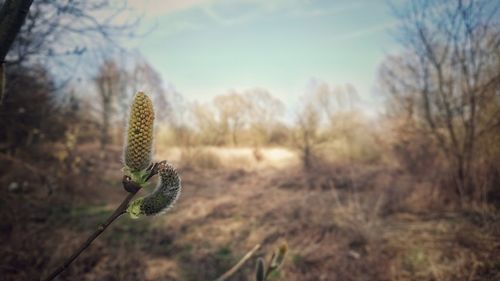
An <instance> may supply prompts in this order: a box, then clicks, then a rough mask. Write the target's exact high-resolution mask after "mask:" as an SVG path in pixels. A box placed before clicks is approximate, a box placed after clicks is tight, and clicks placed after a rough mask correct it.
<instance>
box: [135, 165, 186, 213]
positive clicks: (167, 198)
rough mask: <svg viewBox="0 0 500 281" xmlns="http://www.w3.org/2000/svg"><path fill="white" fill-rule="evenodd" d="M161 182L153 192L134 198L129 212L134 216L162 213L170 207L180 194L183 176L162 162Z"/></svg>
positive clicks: (160, 166) (160, 168) (159, 168)
mask: <svg viewBox="0 0 500 281" xmlns="http://www.w3.org/2000/svg"><path fill="white" fill-rule="evenodd" d="M158 172H159V174H160V183H159V184H158V186H157V187H156V189H155V191H153V193H151V194H149V195H148V196H146V197H143V198H139V199H136V200H134V201H133V202H132V203H130V204H129V206H128V208H127V212H128V213H129V214H130V216H131V217H133V218H138V217H139V216H141V215H146V216H152V215H160V214H162V213H164V212H166V211H167V210H168V209H170V208H171V207H172V206H173V205H174V203H175V201H177V198H178V197H179V195H180V192H181V189H182V185H181V178H180V177H179V175H178V174H177V171H176V170H175V168H174V167H172V166H171V165H169V164H167V163H165V162H161V163H160V164H159V166H158Z"/></svg>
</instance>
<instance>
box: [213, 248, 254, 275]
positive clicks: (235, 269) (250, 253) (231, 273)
mask: <svg viewBox="0 0 500 281" xmlns="http://www.w3.org/2000/svg"><path fill="white" fill-rule="evenodd" d="M259 248H260V244H257V245H255V247H253V249H252V250H250V252H248V253H247V254H246V255H245V256H244V257H243V258H241V260H240V261H239V262H238V263H237V264H236V265H234V266H233V267H232V268H231V269H230V270H228V271H227V272H226V273H224V274H222V276H221V277H219V278H217V279H216V280H215V281H224V280H227V279H228V278H229V277H231V276H232V275H233V274H235V273H236V272H237V271H238V270H239V269H240V267H242V266H243V264H245V262H246V261H247V260H248V259H250V258H251V257H252V255H253V254H254V253H255V252H256V251H257V250H258V249H259Z"/></svg>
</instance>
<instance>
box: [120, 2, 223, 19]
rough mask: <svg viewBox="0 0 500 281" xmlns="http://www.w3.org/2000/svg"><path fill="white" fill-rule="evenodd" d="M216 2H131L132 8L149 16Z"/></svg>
mask: <svg viewBox="0 0 500 281" xmlns="http://www.w3.org/2000/svg"><path fill="white" fill-rule="evenodd" d="M209 2H214V0H129V2H128V3H129V5H130V7H131V8H133V9H135V10H137V11H140V12H142V13H144V14H145V15H147V16H152V17H155V16H163V15H168V14H171V13H175V12H179V11H183V10H187V9H190V8H195V7H200V6H203V5H206V4H207V3H209Z"/></svg>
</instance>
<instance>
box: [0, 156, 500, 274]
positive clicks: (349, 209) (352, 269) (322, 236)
mask: <svg viewBox="0 0 500 281" xmlns="http://www.w3.org/2000/svg"><path fill="white" fill-rule="evenodd" d="M81 149H82V150H83V151H82V155H81V156H82V157H84V158H85V157H86V158H85V159H82V161H90V162H92V163H99V164H95V166H94V167H93V172H92V173H93V174H95V173H99V174H100V175H102V176H101V177H96V176H93V177H90V178H88V179H86V180H85V181H76V182H75V181H68V180H64V179H63V178H61V179H58V186H57V187H56V188H55V189H54V193H53V194H52V195H51V196H47V192H46V190H44V189H37V186H38V185H37V183H36V181H37V178H36V177H34V178H30V177H26V176H25V175H24V173H23V172H22V171H23V170H22V169H16V167H11V168H9V170H8V172H2V174H0V176H1V177H0V184H1V189H0V191H1V194H0V198H2V199H1V202H2V204H1V205H0V208H1V215H2V217H1V221H2V224H1V228H0V231H1V232H0V234H1V239H2V241H4V242H7V243H5V244H4V245H3V246H2V248H1V249H2V253H1V255H0V264H1V265H2V266H1V268H0V276H2V278H3V279H2V280H34V279H37V278H38V277H39V276H40V274H41V273H47V271H48V270H50V269H51V268H53V267H54V266H55V265H56V264H58V263H59V262H60V261H61V259H62V258H64V257H65V256H67V255H68V254H69V253H70V252H71V250H72V249H74V248H75V247H77V245H78V244H79V243H80V242H81V241H82V240H83V239H84V238H85V234H87V233H89V232H91V231H92V230H93V229H94V227H96V225H97V224H98V223H99V222H100V221H102V220H103V219H104V218H105V217H106V216H107V215H108V214H109V212H110V211H111V210H112V209H113V207H114V206H115V204H117V203H118V202H119V200H120V198H121V196H122V195H123V191H122V190H121V187H120V185H119V178H120V166H119V164H118V163H119V161H118V160H119V154H118V151H119V149H116V150H115V152H113V153H109V154H106V155H104V156H102V155H95V154H93V153H92V151H97V150H95V149H93V148H92V147H84V148H81ZM206 151H210V152H206ZM206 151H205V152H203V153H208V154H207V155H209V156H206V155H205V156H203V157H207V158H210V157H217V158H216V159H218V160H215V161H217V162H213V161H214V160H206V161H207V163H210V164H207V163H204V164H202V165H201V166H197V167H195V168H194V169H193V168H192V167H191V166H189V165H183V166H182V167H183V168H181V175H182V177H183V183H184V191H183V194H182V196H181V198H180V200H179V202H178V204H177V206H176V207H175V208H174V209H172V210H171V212H169V213H168V214H167V215H165V216H161V217H154V218H147V219H142V220H131V219H128V218H122V219H120V220H119V221H118V222H117V223H116V224H114V225H113V226H111V228H110V229H108V230H107V231H106V233H104V234H103V236H101V237H99V238H98V240H97V241H96V242H95V244H93V245H92V246H91V247H90V249H89V250H88V251H87V252H85V253H84V254H83V255H82V256H81V257H79V258H78V259H77V260H76V262H75V263H74V264H73V265H72V266H71V267H70V268H69V270H68V271H67V272H65V273H64V274H63V275H62V276H61V278H60V280H212V279H214V278H215V277H217V276H219V275H220V274H222V273H223V272H224V271H225V270H227V269H229V268H230V267H231V266H232V265H233V264H234V263H235V262H236V261H237V260H238V259H239V258H240V257H241V256H243V255H244V253H245V252H246V251H248V250H249V249H251V248H252V247H253V246H254V245H255V244H257V243H260V244H262V248H261V249H260V250H259V251H258V252H257V256H265V255H268V253H269V252H271V251H272V249H273V248H274V247H275V246H276V244H277V243H279V242H280V241H281V240H286V241H287V242H288V245H289V247H290V254H289V255H288V256H287V260H286V262H285V266H284V267H283V269H282V271H280V273H279V274H278V275H279V276H276V277H274V278H273V280H289V281H294V280H297V281H298V280H300V281H304V280H305V281H307V280H311V281H312V280H314V281H317V280H443V281H445V280H499V278H500V258H499V257H500V255H499V253H500V238H499V237H500V227H499V226H500V218H499V217H500V215H499V214H498V212H497V211H496V210H495V209H490V210H485V209H484V208H483V209H480V210H481V212H480V211H478V210H476V209H472V208H471V210H469V211H467V212H464V211H462V212H451V211H446V212H445V211H439V212H438V211H437V210H438V209H437V207H436V206H434V208H429V206H430V203H428V202H426V204H423V203H422V202H421V201H425V200H426V199H427V198H428V197H426V196H425V194H427V193H426V192H425V191H422V193H421V194H420V193H418V192H416V193H415V190H414V188H413V189H412V184H414V183H415V181H414V180H412V179H411V177H408V176H405V175H402V174H401V173H400V172H395V171H392V170H390V169H386V168H381V167H373V166H363V165H361V166H352V165H351V166H347V167H328V166H324V167H322V168H321V169H317V170H316V171H314V172H312V173H310V174H305V173H303V172H302V171H301V170H299V169H297V168H294V166H293V164H292V165H291V166H289V167H287V168H284V166H279V165H278V166H274V164H273V163H274V162H273V161H276V162H286V163H294V162H293V161H294V160H292V159H293V158H287V157H288V155H289V154H288V152H287V153H283V152H282V151H281V150H277V149H276V150H263V159H264V160H262V159H261V160H260V161H257V160H256V159H255V157H254V156H253V152H252V150H251V149H238V150H237V151H238V152H235V151H234V150H232V149H221V150H220V151H219V150H217V149H213V148H211V149H207V150H206ZM159 153H160V154H161V153H167V152H159ZM174 154H175V153H172V154H171V155H174ZM180 155H181V154H180V152H178V156H180ZM273 155H274V156H273ZM162 156H165V155H162ZM102 157H104V158H102ZM195 157H199V155H197V156H195ZM239 157H245V159H246V160H237V159H239ZM252 157H254V158H252ZM167 158H168V159H171V160H173V162H177V163H182V158H180V157H179V158H174V157H167ZM92 159H93V160H92ZM101 159H109V161H108V162H103V161H102V160H101ZM252 159H253V160H252ZM277 159H281V160H277ZM283 159H285V160H283ZM47 161H48V160H47ZM197 161H199V159H198V160H197ZM239 161H241V162H239ZM248 161H254V162H251V163H253V164H251V165H249V166H247V164H248ZM266 161H269V163H266ZM213 163H216V164H213ZM295 163H296V162H295ZM0 164H1V165H2V167H8V165H7V164H8V163H6V162H2V163H0ZM33 165H36V166H37V167H41V166H40V165H39V164H37V163H34V164H33ZM215 165H217V166H215ZM239 165H242V166H239ZM281 165H283V164H281ZM241 167H244V168H245V169H242V168H241ZM105 170H106V171H108V172H106V173H103V171H105ZM2 171H7V170H5V169H2ZM97 171H99V172H97ZM19 179H24V180H26V181H28V182H29V183H30V184H29V185H28V187H27V188H24V189H22V190H19V191H12V190H11V191H9V189H8V185H9V184H10V182H12V181H15V180H19ZM70 183H71V184H70ZM420 184H421V185H425V183H420ZM31 187H32V188H31ZM412 190H413V191H412ZM421 190H424V189H421ZM395 202H404V203H402V204H404V206H403V205H402V206H395V205H396V203H395ZM254 262H255V261H251V262H249V263H248V264H246V265H245V266H244V267H243V268H242V270H241V271H240V272H239V273H238V274H237V275H235V276H234V277H233V278H232V279H231V280H253V279H252V275H253V274H252V271H253V269H254Z"/></svg>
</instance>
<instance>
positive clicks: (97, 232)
mask: <svg viewBox="0 0 500 281" xmlns="http://www.w3.org/2000/svg"><path fill="white" fill-rule="evenodd" d="M137 191H139V189H137V190H135V192H130V193H129V194H128V195H127V197H125V199H124V200H123V202H122V203H121V204H120V206H118V208H116V210H115V211H114V212H113V214H112V215H111V216H110V217H109V218H108V219H107V220H106V222H105V223H103V224H101V225H99V227H98V228H97V229H96V230H95V231H94V233H92V235H90V236H89V238H87V240H86V241H85V242H84V243H83V244H82V245H81V246H80V248H78V250H76V251H75V253H74V254H73V255H71V256H70V257H69V258H68V259H67V260H66V261H65V262H64V263H63V264H62V265H61V266H59V267H58V268H57V269H56V270H54V271H53V272H52V273H51V274H50V275H49V276H48V277H46V278H45V279H43V281H50V280H53V279H54V278H56V277H57V276H58V275H59V274H60V273H61V272H63V271H64V270H65V269H66V268H67V267H68V266H69V265H70V264H71V263H72V262H73V261H74V260H75V259H76V258H77V257H78V256H79V255H80V254H81V253H82V252H83V251H85V249H87V248H88V246H90V244H91V243H92V242H93V241H94V240H95V239H96V238H97V237H98V236H99V235H100V234H101V233H102V232H104V230H106V228H107V227H108V226H109V225H110V224H111V223H112V222H113V221H115V220H116V219H117V218H119V217H120V216H121V215H123V214H124V213H125V212H126V210H127V207H128V203H129V202H130V200H132V198H133V197H134V196H135V194H136V193H137Z"/></svg>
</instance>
